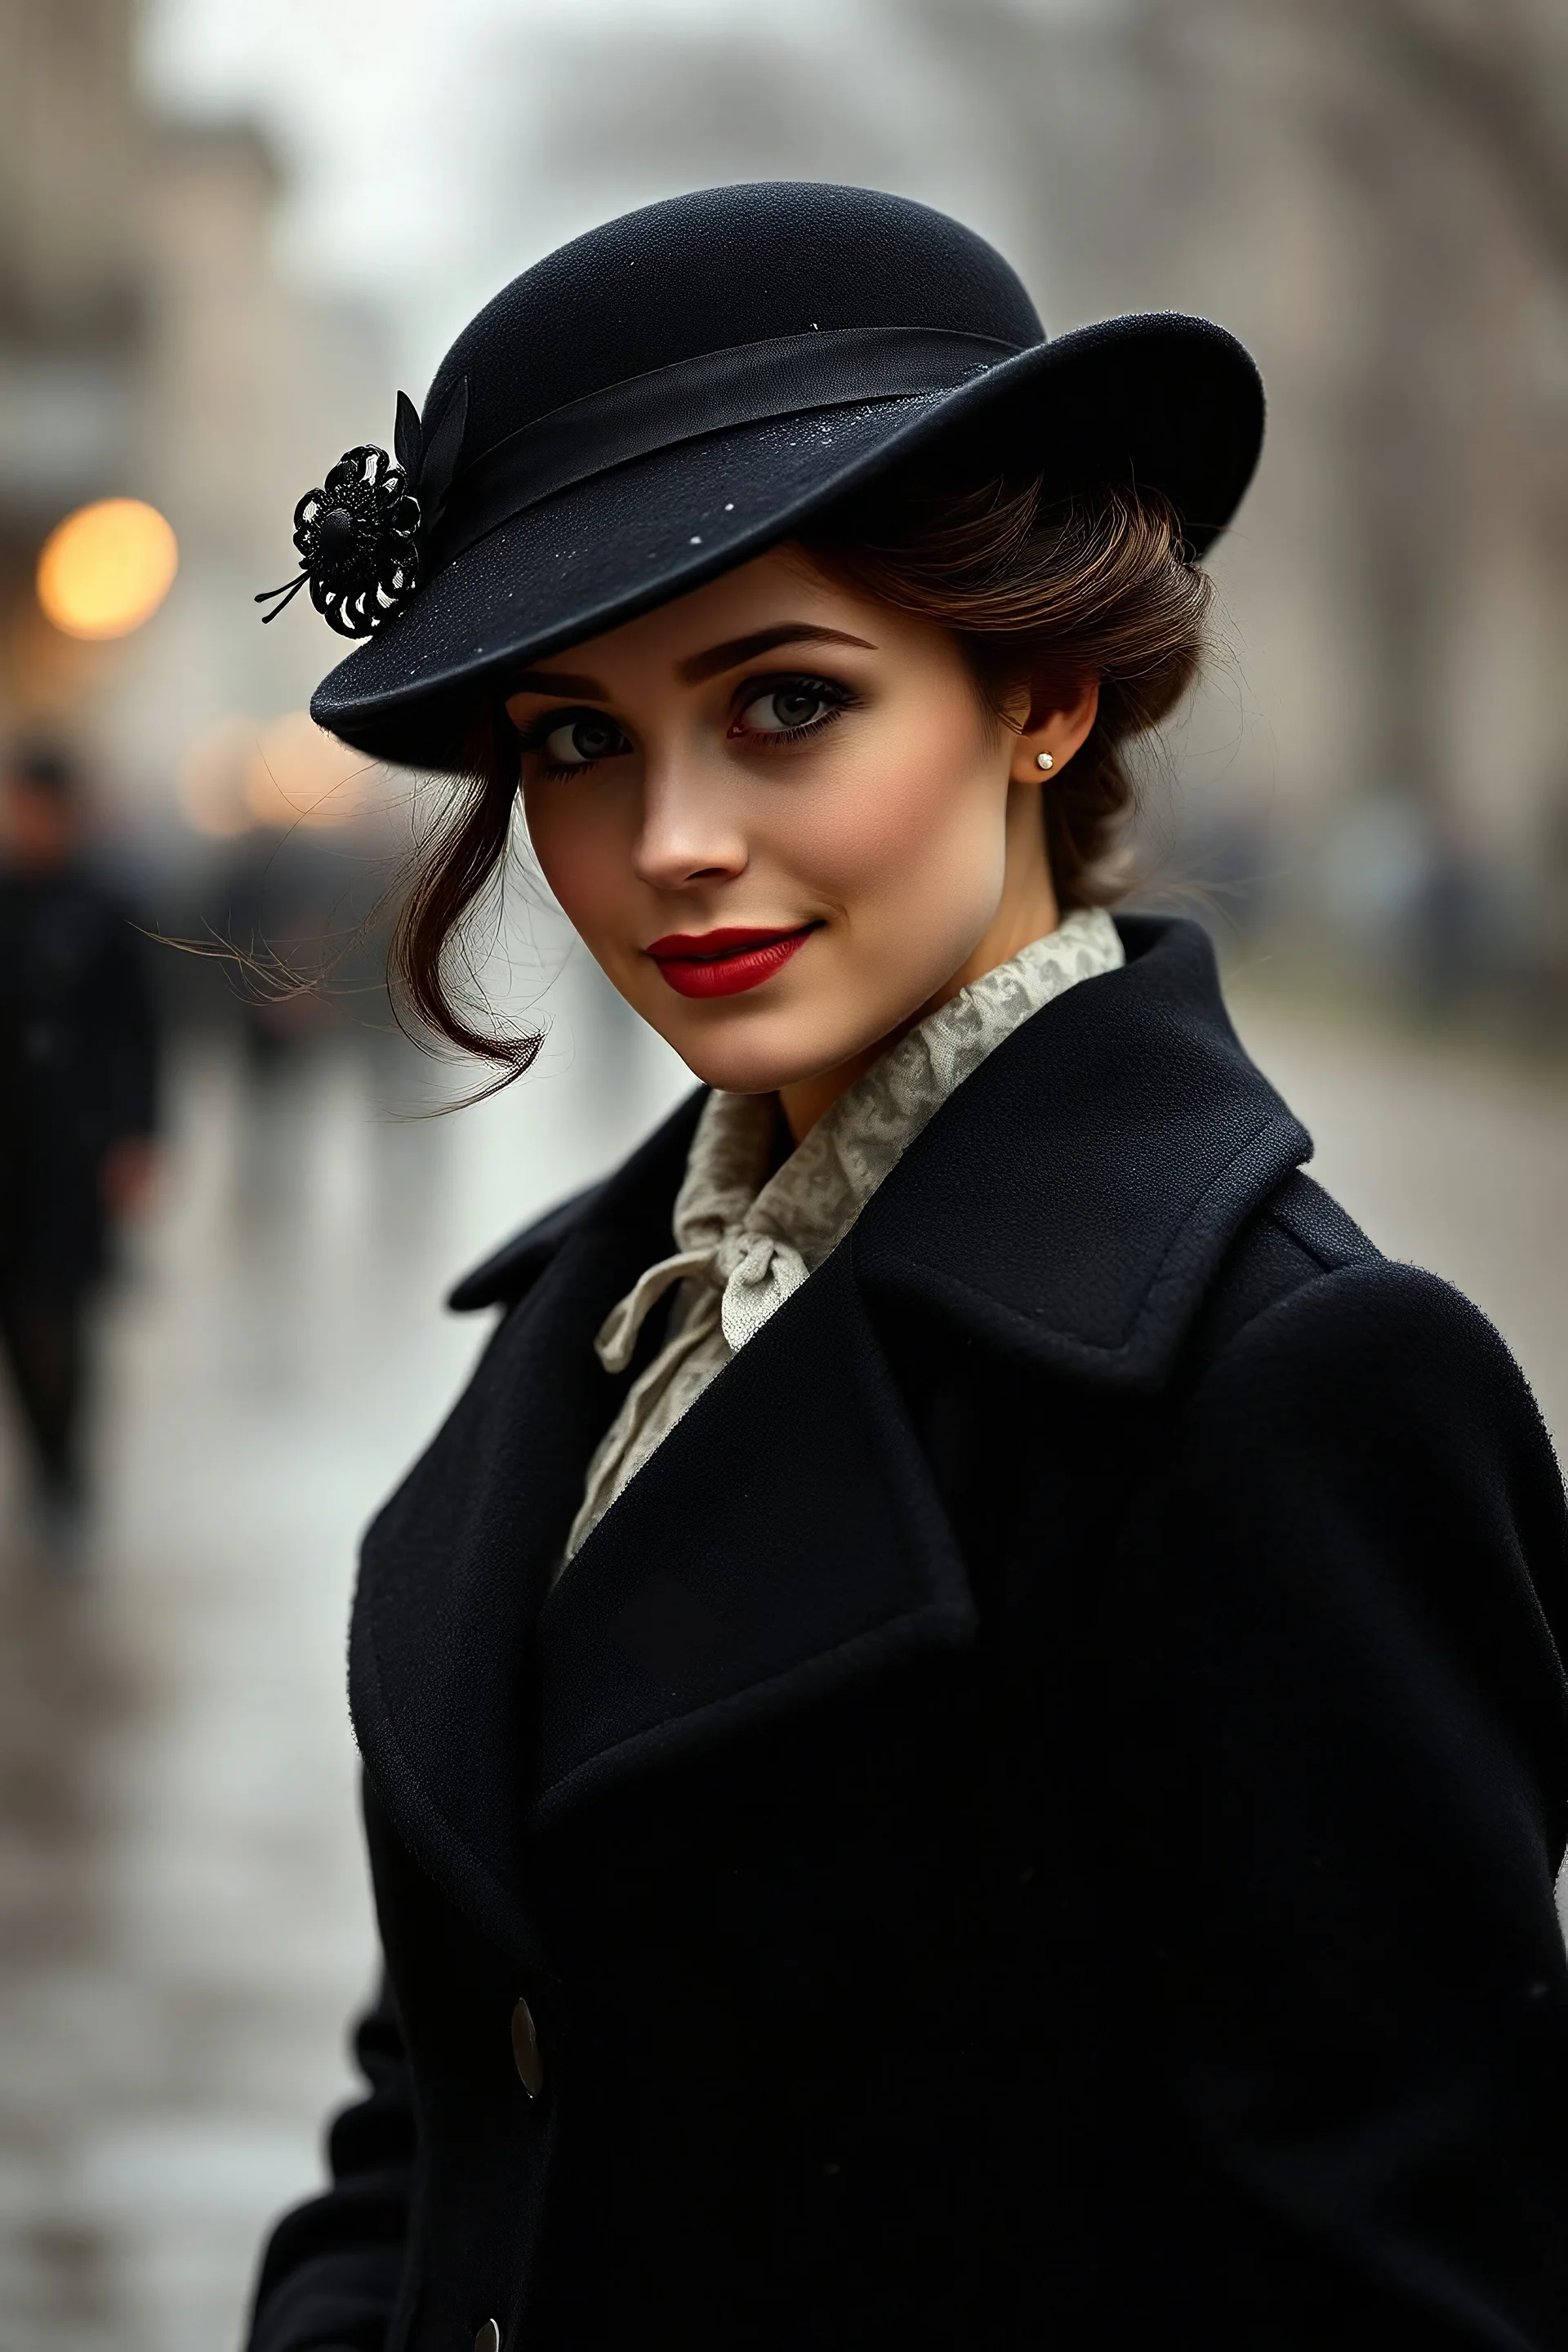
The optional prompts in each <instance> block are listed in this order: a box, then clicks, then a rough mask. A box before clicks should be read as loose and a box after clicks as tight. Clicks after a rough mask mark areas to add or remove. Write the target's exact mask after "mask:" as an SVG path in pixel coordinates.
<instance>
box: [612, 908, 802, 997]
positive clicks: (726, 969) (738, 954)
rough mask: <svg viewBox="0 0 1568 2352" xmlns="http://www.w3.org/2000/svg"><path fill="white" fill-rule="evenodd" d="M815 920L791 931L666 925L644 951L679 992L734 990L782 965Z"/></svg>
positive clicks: (706, 993)
mask: <svg viewBox="0 0 1568 2352" xmlns="http://www.w3.org/2000/svg"><path fill="white" fill-rule="evenodd" d="M815 930H816V924H815V923H802V924H801V925H800V926H799V927H798V928H797V929H795V930H793V931H760V930H728V931H671V932H669V934H668V937H666V938H664V939H662V940H654V942H653V944H652V946H651V947H649V948H647V950H645V952H646V953H647V954H648V955H650V956H652V958H653V960H654V961H655V963H656V964H658V968H659V971H661V972H662V973H663V974H664V977H665V979H666V980H668V982H669V984H670V986H671V988H673V989H674V990H675V992H676V993H677V994H678V995H679V996H739V995H740V993H741V992H742V989H746V988H760V987H761V985H762V983H763V981H764V980H772V978H773V974H774V972H775V971H783V969H784V965H785V964H786V963H788V961H789V960H790V958H791V956H792V955H794V953H795V950H796V949H797V948H803V947H804V946H805V943H806V941H807V940H808V939H809V938H810V937H811V935H812V933H813V931H815Z"/></svg>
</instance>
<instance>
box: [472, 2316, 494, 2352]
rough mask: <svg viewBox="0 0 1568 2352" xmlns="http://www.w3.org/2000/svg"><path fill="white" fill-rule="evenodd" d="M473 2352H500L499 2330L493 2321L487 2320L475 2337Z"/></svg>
mask: <svg viewBox="0 0 1568 2352" xmlns="http://www.w3.org/2000/svg"><path fill="white" fill-rule="evenodd" d="M474 2352H500V2328H499V2327H498V2326H496V2323H495V2321H494V2320H493V2319H487V2320H486V2322H485V2324H484V2326H482V2327H481V2328H480V2330H479V2334H478V2335H477V2336H475V2338H474Z"/></svg>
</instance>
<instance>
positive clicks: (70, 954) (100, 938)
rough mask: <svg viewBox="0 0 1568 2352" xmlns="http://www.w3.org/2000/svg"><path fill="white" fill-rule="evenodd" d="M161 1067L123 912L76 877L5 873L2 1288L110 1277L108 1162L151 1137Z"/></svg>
mask: <svg viewBox="0 0 1568 2352" xmlns="http://www.w3.org/2000/svg"><path fill="white" fill-rule="evenodd" d="M156 1081H157V1037H156V1024H155V1020H154V1015H153V1000H152V994H151V991H150V989H149V987H148V979H147V972H146V970H145V966H144V962H143V958H142V941H141V940H140V939H139V938H138V936H137V933H136V930H135V928H134V926H133V925H132V920H131V917H130V913H129V911H128V909H127V908H124V907H122V906H121V904H120V902H119V900H118V899H117V898H114V896H113V895H112V894H111V893H110V891H109V890H107V889H106V888H105V887H103V886H102V884H100V882H99V881H98V880H97V879H96V877H94V876H93V875H91V874H90V873H89V872H88V871H87V869H86V868H85V867H83V866H78V865H75V864H72V865H68V866H61V867H60V868H58V871H56V872H54V873H50V874H42V875H26V874H19V873H0V1286H5V1287H7V1288H16V1287H21V1288H42V1289H44V1290H47V1291H59V1290H66V1291H70V1290H74V1289H77V1288H79V1287H80V1286H83V1285H85V1284H87V1283H89V1282H91V1281H92V1279H93V1278H94V1276H97V1275H99V1274H100V1273H101V1272H102V1270H103V1264H104V1255H105V1244H106V1238H107V1226H106V1218H105V1212H104V1202H103V1197H102V1191H101V1178H102V1172H103V1162H104V1159H105V1156H106V1155H107V1153H108V1152H109V1151H110V1149H111V1148H112V1146H113V1145H115V1144H116V1143H120V1142H122V1141H124V1140H125V1139H128V1138H131V1137H145V1136H150V1135H151V1134H152V1133H153V1129H154V1128H155V1127H156V1125H157V1083H156Z"/></svg>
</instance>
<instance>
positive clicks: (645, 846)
mask: <svg viewBox="0 0 1568 2352" xmlns="http://www.w3.org/2000/svg"><path fill="white" fill-rule="evenodd" d="M746 856H747V852H746V836H745V833H744V830H743V827H742V824H741V822H740V812H739V810H738V809H737V808H736V806H735V803H734V798H733V795H732V793H731V792H729V791H727V790H726V789H725V786H724V783H723V781H722V780H721V779H720V778H718V777H714V776H710V775H705V774H703V773H702V772H701V768H700V762H699V761H695V760H694V761H690V762H689V763H688V762H686V761H680V760H665V761H659V762H658V764H657V765H656V764H655V763H654V762H653V761H649V762H648V763H647V767H646V768H645V770H644V775H643V807H642V824H641V826H640V828H639V830H638V833H637V846H636V848H635V849H634V851H633V853H632V863H633V865H634V866H635V867H636V869H637V875H638V877H639V878H640V879H641V880H642V881H644V882H647V883H649V884H651V885H652V887H654V888H655V889H656V890H684V889H689V888H690V887H691V886H692V884H693V883H700V882H727V881H732V880H733V879H734V877H735V876H736V875H738V874H743V873H744V872H745V870H746Z"/></svg>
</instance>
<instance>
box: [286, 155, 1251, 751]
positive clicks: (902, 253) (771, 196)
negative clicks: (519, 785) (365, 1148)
mask: <svg viewBox="0 0 1568 2352" xmlns="http://www.w3.org/2000/svg"><path fill="white" fill-rule="evenodd" d="M1262 430H1263V391H1262V385H1261V384H1260V383H1259V381H1258V371H1257V369H1256V368H1255V367H1254V365H1253V363H1252V361H1251V360H1250V359H1249V358H1248V356H1247V352H1245V351H1244V350H1243V349H1242V347H1241V345H1240V344H1239V343H1238V342H1237V341H1236V340H1235V338H1234V337H1232V336H1230V335H1228V334H1226V332H1225V331H1224V330H1223V329H1221V328H1218V327H1215V326H1211V325H1210V324H1209V323H1208V322H1207V321H1206V320H1202V319H1188V318H1181V317H1177V316H1174V315H1165V314H1157V315H1154V316H1152V317H1144V318H1127V319H1112V320H1107V321H1106V322H1105V323H1104V324H1102V325H1100V326H1093V327H1084V328H1079V330H1077V331H1075V332H1073V333H1071V334H1066V335H1059V336H1058V337H1057V338H1056V339H1055V341H1047V339H1046V335H1045V331H1044V329H1043V328H1042V326H1041V324H1040V320H1039V318H1038V316H1037V312H1036V310H1035V307H1034V305H1033V303H1032V302H1031V301H1030V299H1029V298H1028V296H1027V294H1026V292H1025V290H1024V288H1023V286H1022V284H1021V283H1020V281H1019V279H1018V278H1017V277H1016V274H1015V273H1014V271H1013V270H1012V269H1010V268H1008V266H1007V264H1006V263H1005V261H1004V260H1003V259H1002V257H1001V256H1000V255H999V254H998V253H996V252H995V251H994V249H993V247H991V246H989V245H987V244H986V243H985V241H984V238H982V237H979V236H975V235H974V234H973V231H972V230H969V229H966V228H963V227H962V226H960V225H959V224H958V223H957V222H956V221H952V220H949V219H948V218H947V217H946V215H944V214H942V213H938V212H932V211H931V210H930V209H929V208H928V207H927V206H926V205H917V204H910V203H909V202H907V201H906V200H905V199H904V198H902V197H899V196H888V195H879V194H875V193H873V192H871V191H869V190H867V189H864V188H838V187H829V186H825V185H822V184H816V183H802V184H796V183H793V182H788V181H784V182H773V183H768V182H763V183H752V184H742V185H741V186H737V187H727V188H710V189H707V190H704V191H703V192H701V193H700V194H696V195H689V196H678V197H675V198H674V199H672V200H671V201H670V202H668V203H666V204H658V205H648V206H647V208H646V209H645V210H643V211H640V212H635V213H628V214H627V215H626V216H625V217H624V218H622V219H620V220H616V221H611V222H609V223H608V224H607V225H606V226H605V227H603V228H596V229H594V230H591V231H590V232H589V234H588V235H587V236H581V237H578V238H576V239H574V242H573V243H572V244H570V245H566V246H563V247H561V249H560V250H559V252H556V253H552V254H551V255H550V256H549V257H547V258H546V259H545V260H543V261H541V262H539V263H538V264H537V265H536V266H535V268H532V269H530V270H527V271H525V272H524V274H523V275H522V276H521V278H514V279H513V280H512V283H511V284H510V286H508V287H507V288H505V289H504V290H503V291H502V292H501V293H500V294H498V295H497V296H496V298H495V299H494V300H493V301H492V302H489V303H488V304H487V305H486V307H485V309H484V310H481V311H480V312H479V316H478V318H477V319H475V320H473V321H472V322H471V324H470V325H469V326H468V327H466V328H465V329H464V331H463V332H462V333H461V334H460V335H459V336H458V340H457V341H456V342H455V343H454V344H453V346H452V348H451V350H450V351H449V352H447V356H446V358H445V359H444V360H443V361H442V362H441V365H440V367H439V368H438V369H437V372H436V380H435V382H434V383H433V384H432V385H431V387H430V394H429V397H428V399H427V400H426V405H425V412H424V418H423V422H421V419H420V418H419V416H418V415H417V414H416V411H415V409H414V407H413V404H412V403H411V402H409V401H407V400H406V399H405V398H404V397H403V396H402V395H399V401H398V430H397V440H396V449H397V458H398V463H397V464H396V465H395V466H394V465H392V464H390V462H389V461H388V459H387V458H386V457H385V454H384V452H383V451H381V450H379V449H374V448H370V447H366V448H362V449H358V450H351V451H350V452H348V453H347V455H346V456H345V457H344V458H343V459H342V462H341V463H340V465H338V466H337V467H333V469H332V471H331V474H330V475H329V476H328V477H327V480H326V484H325V486H324V488H323V489H321V490H318V491H312V492H310V493H309V494H308V496H307V498H305V499H301V500H300V507H299V509H297V510H296V517H295V520H296V532H295V539H296V544H297V546H298V547H299V549H300V562H301V570H300V579H299V580H298V581H296V582H295V583H292V584H293V585H294V586H304V585H305V584H306V583H307V581H308V582H309V584H310V592H311V594H312V597H313V598H314V600H315V602H316V604H317V605H318V607H319V608H320V609H321V610H322V611H324V612H325V613H326V614H327V616H328V618H329V619H331V620H332V621H333V622H334V625H337V626H338V627H340V628H342V629H343V630H344V631H345V633H347V634H351V635H361V636H363V637H364V638H365V640H366V642H364V643H363V644H362V645H360V646H357V647H356V649H355V650H354V651H353V653H351V654H350V655H349V656H348V658H347V659H346V660H345V661H343V662H341V663H340V664H339V665H338V667H337V668H336V669H334V670H333V671H332V672H331V675H330V676H329V677H326V678H325V679H323V681H322V683H321V686H320V687H319V688H317V690H316V694H315V697H314V698H313V699H312V701H311V704H310V711H311V715H312V717H313V718H315V719H317V720H319V721H320V723H321V726H323V727H326V728H330V729H331V731H332V732H333V733H334V734H336V735H340V736H342V738H343V739H344V740H346V741H347V742H350V743H352V744H353V745H355V746H356V747H357V748H359V749H360V750H363V751H367V752H369V753H371V754H372V755H373V756H374V757H378V758H384V759H392V760H397V761H406V762H409V763H411V764H418V765H430V766H437V767H438V766H441V765H445V764H451V762H452V761H454V759H455V758H456V756H457V751H458V740H459V735H460V730H461V728H462V725H463V722H464V720H465V719H466V716H467V714H468V711H469V710H471V709H472V706H473V701H474V694H475V689H476V688H477V687H479V685H480V684H481V683H484V682H486V681H490V682H497V681H499V680H500V678H501V677H504V676H505V674H506V673H507V672H508V671H509V670H510V669H512V668H514V667H517V666H518V665H519V664H520V663H521V662H522V661H523V660H525V659H527V658H534V657H537V656H541V655H543V654H547V653H549V652H552V651H553V650H555V649H556V648H558V647H560V646H567V645H572V644H574V643H577V642H579V641H580V640H582V639H583V638H584V637H589V636H594V635H598V634H599V633H600V632H601V631H603V630H605V629H608V628H613V627H614V626H615V625H616V624H617V623H619V622H622V621H626V620H629V619H631V618H632V617H633V616H634V615H635V614H638V613H642V612H646V611H648V610H649V609H651V608H652V607H653V606H655V605H657V604H663V603H665V602H666V601H667V600H668V598H670V597H671V596H676V595H679V594H681V593H684V592H685V591H686V590H688V589H690V588H695V587H697V586H698V585H699V584H700V583H701V582H703V581H705V580H709V579H711V578H712V577H713V576H714V575H715V574H716V573H718V572H724V571H727V570H728V569H730V567H731V565H733V564H736V563H738V562H743V561H744V560H745V559H746V558H747V557H749V556H752V555H755V554H757V553H759V552H760V551H762V550H763V548H765V547H768V546H770V545H773V544H774V543H776V542H777V541H779V540H781V539H784V538H787V537H789V536H791V535H792V534H793V533H795V532H796V531H797V530H800V528H801V527H802V525H803V524H804V523H805V522H806V521H807V520H808V519H810V518H813V517H815V516H816V515H818V514H819V513H820V512H821V510H822V509H824V508H826V507H827V506H828V505H830V504H831V503H832V502H833V501H834V500H835V499H839V498H841V497H842V496H843V495H844V494H845V493H846V492H847V491H849V490H851V489H856V488H860V487H861V486H862V485H864V484H865V483H867V482H868V481H869V480H870V479H872V478H874V477H876V476H878V475H879V474H882V473H884V472H886V471H887V470H888V469H889V467H892V466H893V465H895V464H897V463H899V462H900V461H901V460H903V459H905V458H907V457H911V456H913V455H914V454H915V453H916V452H917V451H924V450H926V449H928V448H929V447H931V445H932V444H933V443H936V442H938V441H940V442H941V443H942V446H943V449H944V450H945V449H946V448H947V446H949V444H950V443H951V442H952V440H954V439H955V438H957V437H959V436H962V437H963V441H964V442H965V443H966V444H968V445H973V447H974V449H975V451H976V452H977V454H978V455H979V456H980V457H983V458H984V462H985V464H986V465H987V466H990V465H991V464H992V463H993V462H994V464H995V467H996V468H997V470H998V471H1000V470H1001V469H1002V468H1003V467H1005V466H1007V465H1015V466H1016V464H1018V463H1019V462H1020V461H1024V462H1026V463H1027V465H1028V466H1029V467H1031V468H1032V469H1037V470H1038V471H1040V472H1042V473H1043V474H1044V475H1045V476H1046V477H1047V480H1048V481H1049V482H1050V483H1051V485H1052V486H1053V488H1056V487H1059V488H1061V489H1063V490H1064V491H1065V490H1067V489H1069V488H1074V487H1079V486H1084V485H1087V484H1089V483H1091V482H1096V481H1103V480H1136V481H1138V482H1140V483H1142V484H1144V485H1146V486H1148V487H1151V488H1157V489H1159V490H1162V491H1163V492H1164V494H1165V495H1166V497H1167V498H1169V499H1171V501H1172V503H1173V505H1174V507H1175V509H1176V510H1177V512H1178V514H1179V515H1180V517H1181V519H1182V525H1183V529H1184V533H1185V536H1186V539H1187V541H1188V543H1189V545H1190V546H1191V547H1192V549H1193V550H1194V552H1197V553H1201V552H1202V551H1204V550H1205V548H1207V547H1208V546H1209V545H1210V543H1211V542H1212V541H1213V540H1214V539H1215V536H1216V534H1217V533H1218V532H1219V531H1220V530H1222V529H1223V528H1224V526H1225V524H1226V522H1227V521H1228V520H1229V519H1230V517H1231V516H1232V514H1234V512H1235V510H1236V508H1237V504H1238V503H1239V501H1240V499H1241V496H1242V493H1243V491H1244V490H1245V489H1246V488H1247V481H1248V479H1249V478H1250V476H1251V474H1252V470H1253V467H1254V465H1255V464H1256V462H1257V457H1258V446H1259V443H1260V441H1261V438H1262ZM415 499H416V500H417V502H418V503H417V506H416V505H415V504H414V500H415ZM268 617H270V615H268Z"/></svg>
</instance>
